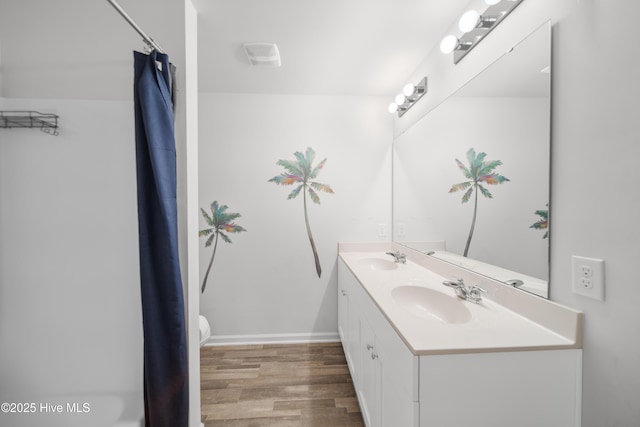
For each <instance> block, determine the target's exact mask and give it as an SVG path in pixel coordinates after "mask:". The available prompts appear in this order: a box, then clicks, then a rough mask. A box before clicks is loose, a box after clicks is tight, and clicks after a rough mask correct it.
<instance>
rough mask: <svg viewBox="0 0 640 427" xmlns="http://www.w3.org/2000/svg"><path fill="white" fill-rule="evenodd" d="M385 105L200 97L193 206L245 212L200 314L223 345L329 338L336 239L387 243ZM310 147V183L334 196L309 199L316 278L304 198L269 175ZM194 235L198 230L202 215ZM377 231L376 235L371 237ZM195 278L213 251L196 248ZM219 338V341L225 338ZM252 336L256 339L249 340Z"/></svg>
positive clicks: (334, 99)
mask: <svg viewBox="0 0 640 427" xmlns="http://www.w3.org/2000/svg"><path fill="white" fill-rule="evenodd" d="M387 102H388V101H387V100H386V99H380V98H376V97H346V96H302V95H300V96H296V95H235V94H210V93H207V94H201V95H200V153H199V157H200V165H199V170H200V207H201V208H205V209H206V210H207V211H208V210H209V205H210V203H211V202H212V201H214V200H217V201H218V202H220V203H221V204H226V205H228V206H229V210H228V212H238V213H240V214H241V215H242V217H241V218H239V219H238V220H237V221H236V222H237V223H238V224H239V225H241V226H243V227H245V228H246V229H247V232H244V233H239V234H231V235H230V237H231V240H232V243H231V244H227V243H220V244H219V246H218V250H217V254H216V259H215V261H214V264H213V268H212V272H211V274H210V276H209V280H208V282H207V289H206V290H205V293H204V294H203V295H202V296H201V312H202V314H204V315H205V316H206V317H207V318H208V319H209V320H210V322H211V324H212V330H213V335H214V336H217V339H219V340H234V339H237V340H242V339H252V338H251V337H250V336H254V335H268V336H269V337H260V338H259V339H263V340H264V339H291V338H292V337H291V336H290V335H288V334H299V335H296V336H295V337H293V338H308V339H314V338H318V337H333V338H336V337H337V324H336V322H337V312H336V310H337V289H336V286H337V281H336V257H337V243H338V242H339V241H375V240H390V225H391V209H390V198H391V159H390V155H391V139H392V135H391V118H390V115H389V114H388V113H387V112H386V104H387ZM307 147H312V148H313V149H314V150H315V151H316V154H317V160H316V162H315V163H314V164H317V163H318V162H320V161H321V160H322V159H324V158H327V162H326V164H325V166H324V168H323V170H322V171H321V172H320V173H319V175H318V177H317V179H316V180H317V181H319V182H322V183H325V184H329V185H331V187H332V188H333V189H334V191H335V194H326V193H321V194H320V197H321V204H320V205H316V204H313V203H309V206H308V212H309V221H310V225H311V229H312V233H313V236H314V239H315V242H316V245H317V248H318V253H319V256H320V262H321V264H322V270H323V271H322V276H321V277H320V278H318V276H317V274H316V271H315V267H314V262H313V256H312V252H311V248H310V244H309V240H308V238H307V233H306V229H305V224H304V214H303V201H302V195H300V196H299V197H298V198H297V199H293V200H287V195H288V194H289V192H290V191H291V190H292V189H293V187H292V186H277V185H275V184H274V183H272V182H268V180H269V179H270V178H272V177H274V176H276V175H279V174H280V173H282V172H284V169H283V168H282V167H281V166H278V165H276V162H277V161H278V160H280V159H293V153H294V152H295V151H302V152H304V151H305V150H306V148H307ZM200 224H201V228H204V227H205V222H204V220H202V219H201V222H200ZM379 224H383V227H384V236H378V228H379V227H378V225H379ZM200 248H201V250H200V271H201V278H202V277H203V276H204V272H205V270H206V267H207V265H208V263H209V259H210V257H211V253H212V247H210V248H205V247H204V239H201V246H200ZM221 336H222V337H221ZM253 339H255V337H253Z"/></svg>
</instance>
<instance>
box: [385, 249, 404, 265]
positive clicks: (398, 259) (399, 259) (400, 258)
mask: <svg viewBox="0 0 640 427" xmlns="http://www.w3.org/2000/svg"><path fill="white" fill-rule="evenodd" d="M387 255H391V256H392V257H393V258H394V259H395V260H396V262H399V263H400V264H406V263H407V256H406V255H405V254H403V253H401V252H400V251H394V252H387Z"/></svg>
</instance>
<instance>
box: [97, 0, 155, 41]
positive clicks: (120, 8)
mask: <svg viewBox="0 0 640 427" xmlns="http://www.w3.org/2000/svg"><path fill="white" fill-rule="evenodd" d="M107 1H108V2H109V3H111V6H113V8H114V9H115V10H117V11H118V13H119V14H120V15H122V17H123V18H124V19H125V20H126V21H127V22H128V23H129V25H131V26H132V27H133V29H134V30H136V31H137V32H138V34H140V36H142V41H144V42H145V43H146V44H147V45H148V46H149V47H150V48H153V49H155V50H157V51H158V52H160V53H166V52H165V51H164V50H163V49H162V48H161V47H160V45H159V44H158V43H156V42H155V41H154V40H153V39H152V38H151V37H149V36H148V35H147V34H146V33H145V32H144V31H142V28H140V27H139V26H138V24H136V23H135V22H134V20H133V19H131V17H130V16H129V15H127V12H125V11H124V9H122V7H120V5H119V4H118V3H116V2H115V0H107Z"/></svg>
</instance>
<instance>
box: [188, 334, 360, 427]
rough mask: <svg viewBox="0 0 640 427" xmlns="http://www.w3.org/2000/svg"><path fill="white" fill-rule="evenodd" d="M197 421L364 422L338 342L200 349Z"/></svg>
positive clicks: (249, 426)
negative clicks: (199, 414)
mask: <svg viewBox="0 0 640 427" xmlns="http://www.w3.org/2000/svg"><path fill="white" fill-rule="evenodd" d="M200 377H201V380H200V389H201V399H202V421H203V422H204V425H205V427H215V426H238V427H254V426H256V427H257V426H278V427H312V426H313V427H341V426H364V423H363V422H362V415H361V414H360V407H359V406H358V399H357V397H356V394H355V391H354V389H353V383H352V381H351V375H350V374H349V368H348V367H347V363H346V360H345V357H344V353H343V351H342V345H341V344H340V343H313V344H284V345H247V346H209V347H202V348H201V349H200Z"/></svg>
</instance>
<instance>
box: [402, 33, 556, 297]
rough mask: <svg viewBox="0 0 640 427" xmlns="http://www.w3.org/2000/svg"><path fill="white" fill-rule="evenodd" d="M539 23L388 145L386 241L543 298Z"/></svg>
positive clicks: (546, 80) (546, 144)
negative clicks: (389, 230)
mask: <svg viewBox="0 0 640 427" xmlns="http://www.w3.org/2000/svg"><path fill="white" fill-rule="evenodd" d="M550 39H551V26H550V23H546V24H545V25H543V26H542V27H540V28H539V29H538V30H537V31H535V32H534V33H532V34H531V35H529V36H528V37H527V38H525V39H524V40H523V41H521V42H520V43H518V44H517V45H516V46H515V47H514V48H513V49H512V50H511V51H510V52H509V53H506V54H505V55H503V56H502V57H500V58H499V59H498V60H497V61H496V62H494V63H493V64H492V65H490V66H489V67H488V68H486V69H485V70H484V71H483V72H481V73H480V74H479V75H477V76H476V77H475V78H474V79H473V80H471V81H470V82H469V83H467V84H466V85H465V86H464V87H462V88H461V89H460V90H459V91H458V92H456V93H454V94H453V95H452V96H450V97H449V98H448V99H446V100H445V101H444V102H443V103H441V104H440V105H439V106H437V107H436V108H434V109H433V110H432V111H430V112H429V113H428V114H427V115H426V116H425V117H424V118H422V119H421V120H420V121H419V122H417V123H416V124H415V125H413V126H412V127H411V128H410V129H408V130H407V131H406V132H404V133H403V134H402V135H400V136H399V137H398V138H396V140H395V141H394V144H393V145H394V157H393V221H394V224H393V238H394V241H396V242H397V243H400V244H404V245H406V246H409V247H412V248H414V249H417V250H420V251H422V252H425V253H428V254H430V255H431V256H434V257H437V258H440V259H443V260H445V261H448V262H451V263H454V264H457V265H459V266H460V267H463V268H467V269H472V270H474V271H476V272H478V273H480V274H484V275H486V276H489V277H492V278H494V279H497V280H500V281H502V282H505V283H507V284H509V285H510V286H514V287H517V288H519V289H523V290H526V291H529V292H533V293H535V294H537V295H540V296H543V297H548V281H547V280H548V274H549V239H548V235H547V231H548V230H547V228H546V227H547V216H548V209H549V206H548V204H549V166H550V140H549V136H550V61H551V55H550V46H551V45H550V41H551V40H550Z"/></svg>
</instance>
